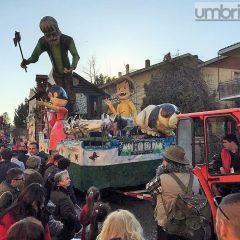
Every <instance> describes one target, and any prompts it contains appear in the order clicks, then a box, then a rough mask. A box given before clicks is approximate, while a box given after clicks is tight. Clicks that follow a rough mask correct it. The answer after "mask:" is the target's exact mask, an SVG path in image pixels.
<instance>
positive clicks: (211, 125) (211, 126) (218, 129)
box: [206, 115, 238, 174]
mask: <svg viewBox="0 0 240 240" xmlns="http://www.w3.org/2000/svg"><path fill="white" fill-rule="evenodd" d="M206 124H207V147H208V163H209V172H210V173H213V174H215V173H216V171H218V170H219V169H215V163H216V161H218V160H219V159H220V154H221V149H222V139H223V137H224V136H225V135H226V134H235V135H236V136H237V137H238V133H237V122H236V120H235V119H234V118H233V117H232V116H230V115H228V116H219V117H209V118H207V120H206Z"/></svg>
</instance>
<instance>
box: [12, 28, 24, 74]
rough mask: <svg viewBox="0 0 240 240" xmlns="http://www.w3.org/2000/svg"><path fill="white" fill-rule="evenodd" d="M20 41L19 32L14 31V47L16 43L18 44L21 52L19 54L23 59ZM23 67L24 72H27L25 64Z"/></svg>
mask: <svg viewBox="0 0 240 240" xmlns="http://www.w3.org/2000/svg"><path fill="white" fill-rule="evenodd" d="M20 41H21V35H20V32H17V31H15V37H14V38H13V42H14V45H15V47H16V46H17V45H18V46H19V49H20V52H21V56H22V60H23V61H24V57H23V53H22V48H21V44H20ZM24 69H25V72H27V67H26V66H25V68H24Z"/></svg>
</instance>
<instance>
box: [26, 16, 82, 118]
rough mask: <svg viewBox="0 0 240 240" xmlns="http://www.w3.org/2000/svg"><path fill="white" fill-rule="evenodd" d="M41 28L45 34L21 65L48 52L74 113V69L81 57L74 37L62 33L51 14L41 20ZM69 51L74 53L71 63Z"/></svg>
mask: <svg viewBox="0 0 240 240" xmlns="http://www.w3.org/2000/svg"><path fill="white" fill-rule="evenodd" d="M40 29H41V31H42V32H43V33H44V36H43V37H41V38H40V39H39V40H38V43H37V45H36V47H35V49H34V50H33V53H32V55H31V57H30V58H28V59H24V60H23V61H22V63H21V67H23V68H26V66H27V65H28V64H31V63H35V62H37V61H38V59H39V57H40V55H41V54H42V53H43V52H47V53H48V55H49V57H50V60H51V62H52V76H53V78H54V81H55V82H56V84H57V85H59V86H61V87H63V88H64V89H66V92H67V94H68V97H69V104H68V105H69V106H68V109H69V111H70V113H72V112H73V113H74V111H75V110H74V109H73V108H74V104H75V102H76V99H75V94H74V92H73V90H72V86H73V80H72V71H73V70H74V69H76V67H77V63H78V61H79V59H80V57H79V55H78V52H77V49H76V47H75V43H74V41H73V39H72V38H71V37H69V36H67V35H64V34H62V33H61V31H60V30H59V28H58V23H57V21H56V20H55V19H54V18H53V17H50V16H46V17H43V18H42V19H41V21H40ZM68 51H69V52H70V53H71V55H72V57H73V58H72V64H71V65H70V62H69V58H68Z"/></svg>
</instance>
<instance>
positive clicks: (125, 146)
mask: <svg viewBox="0 0 240 240" xmlns="http://www.w3.org/2000/svg"><path fill="white" fill-rule="evenodd" d="M125 89H126V88H125ZM120 94H122V93H120ZM126 95H127V94H126ZM126 95H124V96H126ZM119 96H120V95H119ZM107 101H108V105H110V106H111V103H110V102H109V101H110V100H107ZM127 103H128V104H129V103H130V106H131V102H129V101H128V102H127ZM42 104H45V106H46V103H42ZM112 109H113V108H112ZM117 109H119V107H117ZM131 109H132V108H131ZM133 109H134V108H133ZM122 111H124V107H123V108H122ZM178 113H179V112H178V109H177V107H176V106H174V105H172V104H161V105H158V106H154V105H150V106H148V107H146V108H145V109H143V111H141V112H140V113H139V114H138V115H136V116H135V118H134V115H133V117H132V116H131V113H130V116H128V115H126V116H125V117H124V116H122V115H121V114H119V113H117V112H115V114H113V115H112V116H109V115H107V114H103V115H102V119H99V120H86V119H81V118H79V117H78V116H75V117H69V118H68V119H66V120H65V121H64V123H63V129H64V132H65V134H66V139H64V140H63V141H61V142H58V143H57V145H56V148H57V149H58V150H59V153H60V154H61V155H63V156H65V157H66V158H69V159H70V160H71V165H70V168H69V172H70V175H71V179H72V181H73V182H74V185H75V187H77V188H79V189H80V190H82V191H84V190H87V189H88V188H89V187H90V186H92V185H94V186H97V187H98V188H100V189H102V188H113V187H114V188H116V187H127V186H137V185H141V184H145V183H146V182H147V181H149V180H150V179H151V178H152V177H153V176H154V175H155V170H156V168H157V166H158V165H159V164H161V161H162V152H163V151H165V150H166V149H167V148H168V147H169V146H170V145H171V144H175V136H174V132H173V131H174V129H175V127H176V122H177V114H178ZM136 129H137V131H136ZM133 130H134V131H133ZM140 132H141V134H140ZM50 138H51V137H50ZM67 138H68V139H67ZM39 143H40V150H43V151H45V152H48V150H49V146H51V144H49V140H48V139H45V138H44V134H43V133H42V134H41V135H40V139H39Z"/></svg>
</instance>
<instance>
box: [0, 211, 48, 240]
mask: <svg viewBox="0 0 240 240" xmlns="http://www.w3.org/2000/svg"><path fill="white" fill-rule="evenodd" d="M15 222H16V219H15V217H14V216H13V214H12V213H6V214H5V215H4V216H3V217H2V218H1V224H0V240H6V237H7V231H8V229H9V228H10V227H11V226H12V225H13V224H14V223H15ZM44 240H51V236H50V231H49V227H48V225H46V226H45V237H44Z"/></svg>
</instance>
